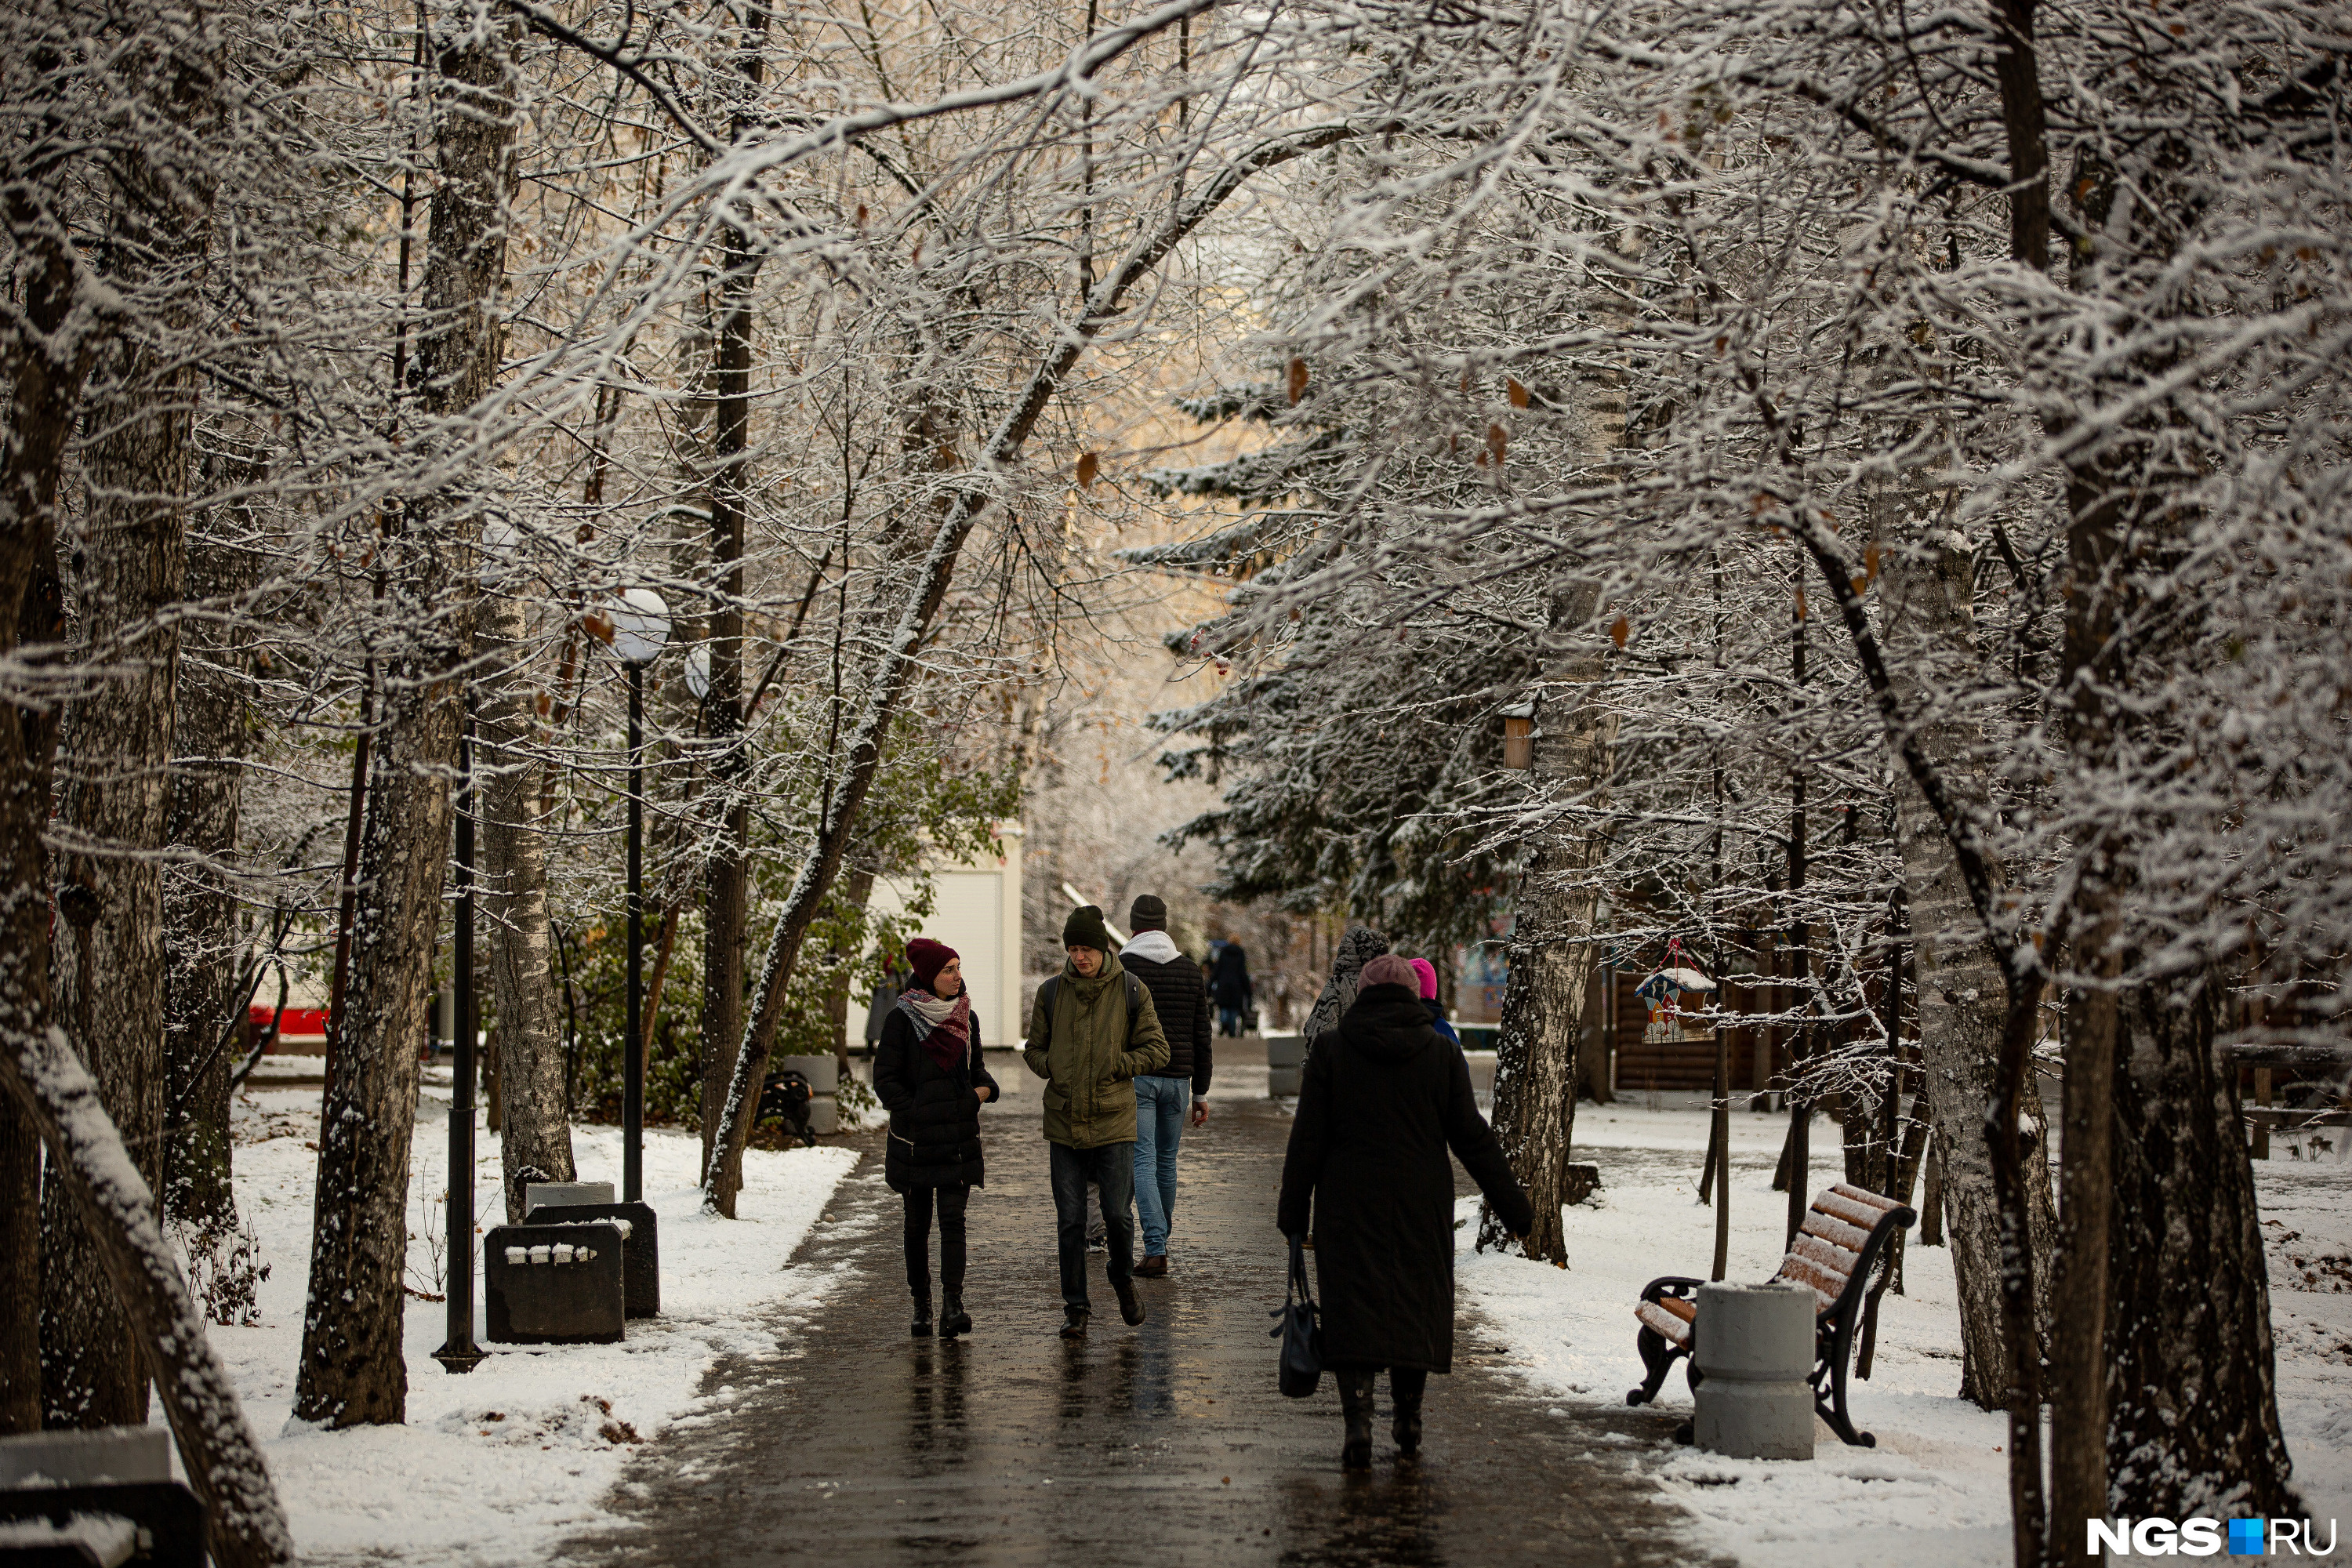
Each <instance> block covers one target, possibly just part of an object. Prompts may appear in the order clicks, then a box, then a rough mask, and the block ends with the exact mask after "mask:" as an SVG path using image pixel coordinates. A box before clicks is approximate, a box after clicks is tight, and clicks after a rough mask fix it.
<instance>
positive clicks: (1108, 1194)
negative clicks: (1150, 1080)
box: [1022, 904, 1168, 1340]
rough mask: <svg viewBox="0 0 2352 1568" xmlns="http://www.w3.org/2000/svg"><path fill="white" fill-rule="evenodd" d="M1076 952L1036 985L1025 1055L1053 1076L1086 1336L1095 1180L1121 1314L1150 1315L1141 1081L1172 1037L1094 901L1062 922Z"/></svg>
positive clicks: (1075, 1294) (1076, 1290) (1062, 1231)
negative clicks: (1090, 1192) (1140, 1205)
mask: <svg viewBox="0 0 2352 1568" xmlns="http://www.w3.org/2000/svg"><path fill="white" fill-rule="evenodd" d="M1062 944H1063V946H1064V947H1065V948H1066V949H1067V950H1068V953H1069V957H1068V960H1067V962H1066V963H1064V964H1063V965H1062V973H1059V974H1057V975H1055V977H1054V978H1053V979H1051V980H1048V981H1047V982H1045V984H1043V985H1041V986H1039V987H1038V988H1037V1001H1036V1005H1034V1007H1032V1008H1031V1009H1030V1013H1029V1038H1028V1040H1027V1042H1026V1043H1025V1048H1024V1051H1023V1053H1022V1059H1023V1060H1024V1061H1026V1062H1027V1063H1028V1064H1029V1070H1030V1071H1031V1072H1034V1073H1035V1074H1036V1075H1037V1076H1038V1077H1039V1078H1042V1079H1045V1141H1046V1142H1047V1144H1048V1145H1049V1149H1048V1152H1049V1153H1050V1155H1051V1156H1052V1164H1053V1180H1054V1219H1055V1232H1056V1239H1057V1242H1058V1244H1059V1247H1060V1250H1061V1261H1062V1308H1063V1314H1064V1321H1063V1324H1062V1337H1063V1338H1064V1339H1066V1340H1075V1339H1082V1338H1084V1337H1085V1335H1086V1331H1087V1318H1088V1317H1089V1316H1091V1315H1092V1312H1093V1307H1092V1305H1091V1304H1090V1302H1089V1300H1088V1298H1087V1184H1088V1183H1090V1182H1091V1183H1093V1184H1095V1185H1096V1186H1097V1187H1098V1188H1099V1189H1100V1190H1101V1194H1102V1199H1101V1202H1102V1218H1103V1229H1104V1231H1105V1232H1106V1233H1107V1235H1108V1239H1109V1242H1110V1288H1111V1292H1112V1294H1114V1295H1116V1296H1117V1297H1118V1312H1119V1316H1120V1317H1121V1318H1123V1319H1125V1320H1126V1321H1127V1322H1128V1323H1129V1324H1130V1325H1132V1324H1136V1323H1139V1322H1141V1321H1143V1303H1142V1301H1141V1300H1139V1299H1138V1298H1137V1296H1136V1294H1135V1284H1134V1277H1135V1216H1134V1212H1133V1211H1134V1204H1135V1083H1134V1079H1135V1078H1136V1076H1137V1075H1138V1074H1140V1073H1147V1072H1151V1071H1153V1070H1155V1069H1157V1068H1162V1067H1165V1066H1166V1065H1167V1064H1168V1037H1167V1036H1166V1035H1165V1034H1164V1033H1163V1032H1162V1031H1161V1030H1160V1015H1159V1014H1158V1013H1157V1012H1155V1011H1154V1010H1153V1008H1152V1005H1151V993H1150V991H1148V990H1146V989H1145V988H1144V986H1143V984H1142V983H1141V982H1139V981H1138V980H1137V979H1136V978H1135V977H1134V976H1133V975H1131V974H1129V973H1127V971H1126V970H1124V969H1122V968H1121V967H1119V962H1118V957H1117V955H1115V954H1114V953H1113V952H1111V939H1110V928H1109V927H1108V925H1107V924H1105V923H1104V921H1103V912H1102V910H1100V909H1098V908H1097V907H1096V906H1094V905H1093V904H1088V905H1087V906H1086V907H1085V908H1084V909H1081V910H1076V911H1074V912H1073V913H1072V914H1071V916H1070V918H1069V920H1068V921H1066V923H1065V924H1064V925H1063V927H1062Z"/></svg>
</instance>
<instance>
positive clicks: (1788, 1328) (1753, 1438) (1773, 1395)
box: [1691, 1285, 1813, 1459]
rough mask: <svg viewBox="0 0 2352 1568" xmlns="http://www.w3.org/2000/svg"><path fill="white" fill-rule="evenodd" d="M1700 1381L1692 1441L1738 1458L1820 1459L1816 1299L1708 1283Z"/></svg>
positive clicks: (1773, 1288)
mask: <svg viewBox="0 0 2352 1568" xmlns="http://www.w3.org/2000/svg"><path fill="white" fill-rule="evenodd" d="M1692 1333H1693V1338H1694V1340H1695V1341H1696V1346H1697V1350H1696V1354H1695V1355H1694V1356H1693V1357H1692V1359H1693V1361H1695V1362H1696V1363H1697V1366H1698V1370H1699V1373H1700V1374H1701V1380H1700V1382H1699V1384H1698V1386H1697V1388H1696V1390H1694V1391H1693V1394H1692V1398H1693V1400H1694V1402H1695V1403H1696V1405H1697V1407H1698V1410H1697V1414H1696V1416H1695V1417H1694V1419H1693V1420H1692V1423H1691V1440H1692V1441H1693V1442H1695V1443H1696V1444H1697V1446H1698V1447H1702V1448H1705V1449H1706V1450H1708V1451H1709V1452H1711V1453H1717V1454H1723V1455H1726V1456H1728V1457H1729V1458H1737V1459H1810V1458H1812V1457H1813V1394H1812V1390H1811V1388H1810V1387H1809V1386H1807V1384H1806V1382H1805V1378H1806V1376H1807V1375H1808V1374H1809V1373H1811V1371H1812V1370H1813V1293H1812V1292H1811V1290H1805V1289H1796V1288H1793V1287H1790V1286H1786V1285H1762V1286H1754V1287H1749V1286H1744V1285H1702V1286H1700V1287H1699V1291H1698V1319H1697V1321H1696V1324H1695V1325H1694V1327H1693V1331H1692Z"/></svg>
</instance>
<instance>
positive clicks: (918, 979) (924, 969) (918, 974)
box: [907, 936, 962, 995]
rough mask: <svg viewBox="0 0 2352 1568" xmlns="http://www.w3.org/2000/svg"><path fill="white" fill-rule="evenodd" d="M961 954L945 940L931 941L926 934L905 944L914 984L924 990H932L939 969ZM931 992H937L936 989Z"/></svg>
mask: <svg viewBox="0 0 2352 1568" xmlns="http://www.w3.org/2000/svg"><path fill="white" fill-rule="evenodd" d="M961 956H962V955H961V954H960V953H958V952H956V950H955V949H954V948H951V947H950V946H949V945H948V944H947V943H946V942H933V941H932V940H931V939H930V938H929V937H927V936H919V937H917V938H916V939H915V940H914V941H912V942H908V944H907V966H908V968H910V969H912V970H913V971H914V972H915V984H918V985H919V986H921V987H922V988H923V989H924V990H926V991H932V984H933V982H935V981H937V980H938V979H939V977H940V970H942V969H945V968H946V967H947V966H948V964H949V963H950V962H952V961H953V960H955V959H957V958H959V957H961ZM932 994H934V995H936V994H938V993H937V992H936V991H932Z"/></svg>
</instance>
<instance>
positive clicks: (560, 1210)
mask: <svg viewBox="0 0 2352 1568" xmlns="http://www.w3.org/2000/svg"><path fill="white" fill-rule="evenodd" d="M596 1220H611V1221H613V1222H614V1224H615V1225H617V1226H619V1227H620V1231H621V1295H622V1299H623V1300H624V1302H625V1304H626V1308H627V1312H628V1316H630V1317H632V1318H658V1317H660V1316H661V1216H660V1215H657V1214H656V1213H655V1212H654V1211H653V1206H652V1205H649V1204H541V1205H540V1206H539V1207H537V1208H535V1209H533V1210H531V1211H530V1213H529V1214H527V1215H523V1223H524V1224H525V1225H584V1224H588V1223H591V1222H593V1221H596Z"/></svg>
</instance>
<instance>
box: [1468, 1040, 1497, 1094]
mask: <svg viewBox="0 0 2352 1568" xmlns="http://www.w3.org/2000/svg"><path fill="white" fill-rule="evenodd" d="M1462 1059H1463V1060H1464V1061H1465V1062H1466V1063H1468V1064H1469V1067H1470V1089H1471V1091H1472V1092H1473V1093H1475V1094H1492V1093H1494V1092H1495V1053H1494V1052H1492V1051H1474V1050H1465V1051H1464V1052H1463V1053H1462Z"/></svg>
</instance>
